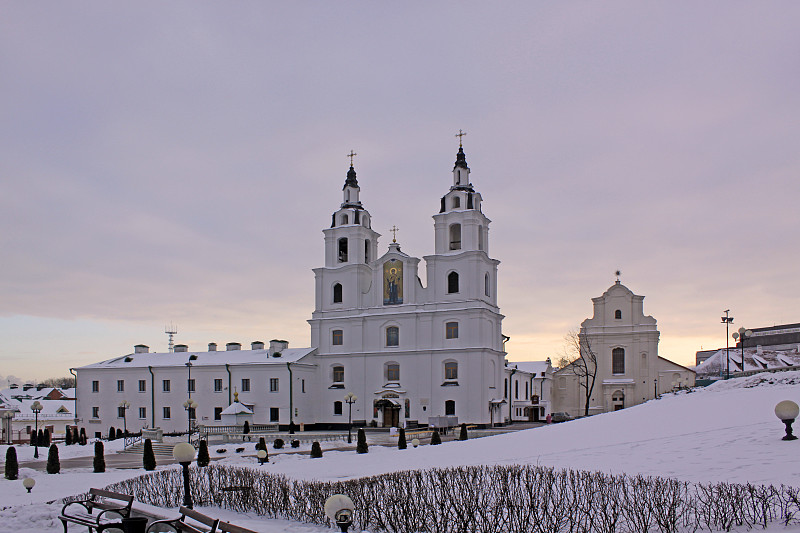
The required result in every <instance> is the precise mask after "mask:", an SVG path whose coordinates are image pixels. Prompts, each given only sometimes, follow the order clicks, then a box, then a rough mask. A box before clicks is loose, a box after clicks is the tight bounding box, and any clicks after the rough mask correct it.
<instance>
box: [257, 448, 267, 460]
mask: <svg viewBox="0 0 800 533" xmlns="http://www.w3.org/2000/svg"><path fill="white" fill-rule="evenodd" d="M256 455H257V456H258V458H259V459H263V458H265V457H266V456H267V452H265V451H264V450H258V453H257V454H256Z"/></svg>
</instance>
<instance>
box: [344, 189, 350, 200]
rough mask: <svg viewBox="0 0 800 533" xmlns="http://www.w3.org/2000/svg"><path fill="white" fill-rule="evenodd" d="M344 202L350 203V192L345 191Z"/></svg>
mask: <svg viewBox="0 0 800 533" xmlns="http://www.w3.org/2000/svg"><path fill="white" fill-rule="evenodd" d="M344 201H345V202H349V201H350V191H349V190H347V191H344Z"/></svg>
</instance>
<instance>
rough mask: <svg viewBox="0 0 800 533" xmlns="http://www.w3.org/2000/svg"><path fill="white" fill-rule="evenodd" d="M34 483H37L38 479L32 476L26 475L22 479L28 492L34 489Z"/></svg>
mask: <svg viewBox="0 0 800 533" xmlns="http://www.w3.org/2000/svg"><path fill="white" fill-rule="evenodd" d="M34 485H36V480H35V479H33V478H32V477H26V478H25V479H23V480H22V486H23V487H25V488H26V489H27V490H28V492H30V491H31V490H32V489H33V486H34Z"/></svg>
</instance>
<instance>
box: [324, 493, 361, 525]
mask: <svg viewBox="0 0 800 533" xmlns="http://www.w3.org/2000/svg"><path fill="white" fill-rule="evenodd" d="M354 508H355V505H353V500H351V499H350V497H349V496H347V495H345V494H334V495H333V496H331V497H330V498H328V499H327V500H325V507H324V510H325V514H326V515H327V516H328V518H330V519H331V522H333V523H334V524H336V525H337V526H339V530H340V531H343V532H345V533H346V532H347V530H348V529H350V526H352V525H353V510H354Z"/></svg>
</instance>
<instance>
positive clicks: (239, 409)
mask: <svg viewBox="0 0 800 533" xmlns="http://www.w3.org/2000/svg"><path fill="white" fill-rule="evenodd" d="M222 414H223V415H241V414H245V415H252V414H253V410H252V409H250V408H249V407H247V406H246V405H244V404H242V403H239V402H233V403H232V404H230V405H229V406H228V407H226V408H225V409H223V410H222Z"/></svg>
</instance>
